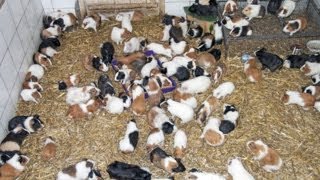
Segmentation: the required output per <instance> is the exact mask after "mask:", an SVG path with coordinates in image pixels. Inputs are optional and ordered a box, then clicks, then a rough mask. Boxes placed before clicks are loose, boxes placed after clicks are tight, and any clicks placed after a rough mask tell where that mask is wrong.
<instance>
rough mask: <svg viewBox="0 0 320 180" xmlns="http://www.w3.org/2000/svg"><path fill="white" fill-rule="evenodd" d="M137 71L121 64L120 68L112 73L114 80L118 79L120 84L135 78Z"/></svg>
mask: <svg viewBox="0 0 320 180" xmlns="http://www.w3.org/2000/svg"><path fill="white" fill-rule="evenodd" d="M136 74H137V73H135V71H133V70H132V69H130V68H128V66H126V65H122V67H121V69H120V70H118V72H117V73H116V74H115V75H114V80H115V81H120V82H121V84H123V85H124V84H127V83H129V82H130V81H131V80H134V79H135V76H136Z"/></svg>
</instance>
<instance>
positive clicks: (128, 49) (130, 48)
mask: <svg viewBox="0 0 320 180" xmlns="http://www.w3.org/2000/svg"><path fill="white" fill-rule="evenodd" d="M142 40H144V38H143V37H133V38H131V39H130V40H129V41H128V42H124V47H123V53H127V54H129V53H133V52H136V51H139V50H140V48H141V45H140V42H141V41H142Z"/></svg>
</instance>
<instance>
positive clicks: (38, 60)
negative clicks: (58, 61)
mask: <svg viewBox="0 0 320 180" xmlns="http://www.w3.org/2000/svg"><path fill="white" fill-rule="evenodd" d="M33 62H34V63H35V64H39V65H41V66H42V67H43V68H44V69H45V70H47V69H48V67H49V66H52V62H51V60H50V58H48V57H47V56H46V55H44V54H41V53H39V52H36V53H34V54H33Z"/></svg>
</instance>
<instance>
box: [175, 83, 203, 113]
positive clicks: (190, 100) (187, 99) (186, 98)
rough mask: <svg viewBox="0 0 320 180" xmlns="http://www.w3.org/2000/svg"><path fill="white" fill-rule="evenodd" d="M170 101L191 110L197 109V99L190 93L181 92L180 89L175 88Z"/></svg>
mask: <svg viewBox="0 0 320 180" xmlns="http://www.w3.org/2000/svg"><path fill="white" fill-rule="evenodd" d="M172 99H173V100H175V101H177V102H181V103H184V104H187V105H189V106H190V107H192V108H193V109H194V108H196V107H197V104H198V103H197V99H196V98H195V97H194V96H193V95H192V94H190V93H186V92H183V91H182V90H181V88H176V89H175V90H174V91H173V93H172Z"/></svg>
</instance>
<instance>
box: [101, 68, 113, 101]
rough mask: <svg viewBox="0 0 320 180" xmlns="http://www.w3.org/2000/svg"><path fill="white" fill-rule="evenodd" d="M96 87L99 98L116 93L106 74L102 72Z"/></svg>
mask: <svg viewBox="0 0 320 180" xmlns="http://www.w3.org/2000/svg"><path fill="white" fill-rule="evenodd" d="M98 88H99V89H100V94H99V97H100V98H101V99H103V98H105V97H106V95H107V94H109V95H111V96H113V95H115V94H116V92H115V89H114V87H113V85H112V83H111V80H110V78H109V76H108V75H106V74H102V75H100V76H99V79H98Z"/></svg>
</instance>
